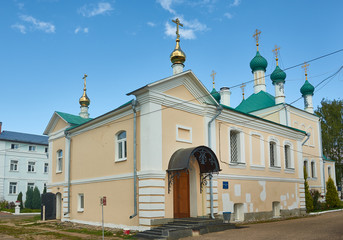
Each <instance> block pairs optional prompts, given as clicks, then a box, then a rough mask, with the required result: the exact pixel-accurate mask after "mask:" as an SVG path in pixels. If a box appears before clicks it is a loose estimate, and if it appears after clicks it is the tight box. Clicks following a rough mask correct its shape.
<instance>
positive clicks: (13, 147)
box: [11, 143, 19, 149]
mask: <svg viewBox="0 0 343 240" xmlns="http://www.w3.org/2000/svg"><path fill="white" fill-rule="evenodd" d="M18 148H19V144H16V143H12V144H11V149H18Z"/></svg>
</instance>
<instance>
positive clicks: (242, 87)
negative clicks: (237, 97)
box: [240, 83, 246, 99]
mask: <svg viewBox="0 0 343 240" xmlns="http://www.w3.org/2000/svg"><path fill="white" fill-rule="evenodd" d="M245 87H246V85H245V84H244V83H243V84H242V85H241V86H240V88H241V89H242V95H243V99H244V88H245Z"/></svg>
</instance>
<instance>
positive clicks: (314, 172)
mask: <svg viewBox="0 0 343 240" xmlns="http://www.w3.org/2000/svg"><path fill="white" fill-rule="evenodd" d="M310 168H311V178H317V167H316V161H315V160H311V166H310Z"/></svg>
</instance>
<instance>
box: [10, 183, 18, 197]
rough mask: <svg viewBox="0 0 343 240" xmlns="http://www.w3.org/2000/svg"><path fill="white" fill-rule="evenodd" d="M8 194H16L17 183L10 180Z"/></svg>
mask: <svg viewBox="0 0 343 240" xmlns="http://www.w3.org/2000/svg"><path fill="white" fill-rule="evenodd" d="M9 194H17V183H16V182H10V189H9Z"/></svg>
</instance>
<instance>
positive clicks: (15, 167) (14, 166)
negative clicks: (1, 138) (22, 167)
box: [10, 160, 18, 171]
mask: <svg viewBox="0 0 343 240" xmlns="http://www.w3.org/2000/svg"><path fill="white" fill-rule="evenodd" d="M10 170H11V171H18V161H17V160H11V165H10Z"/></svg>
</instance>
